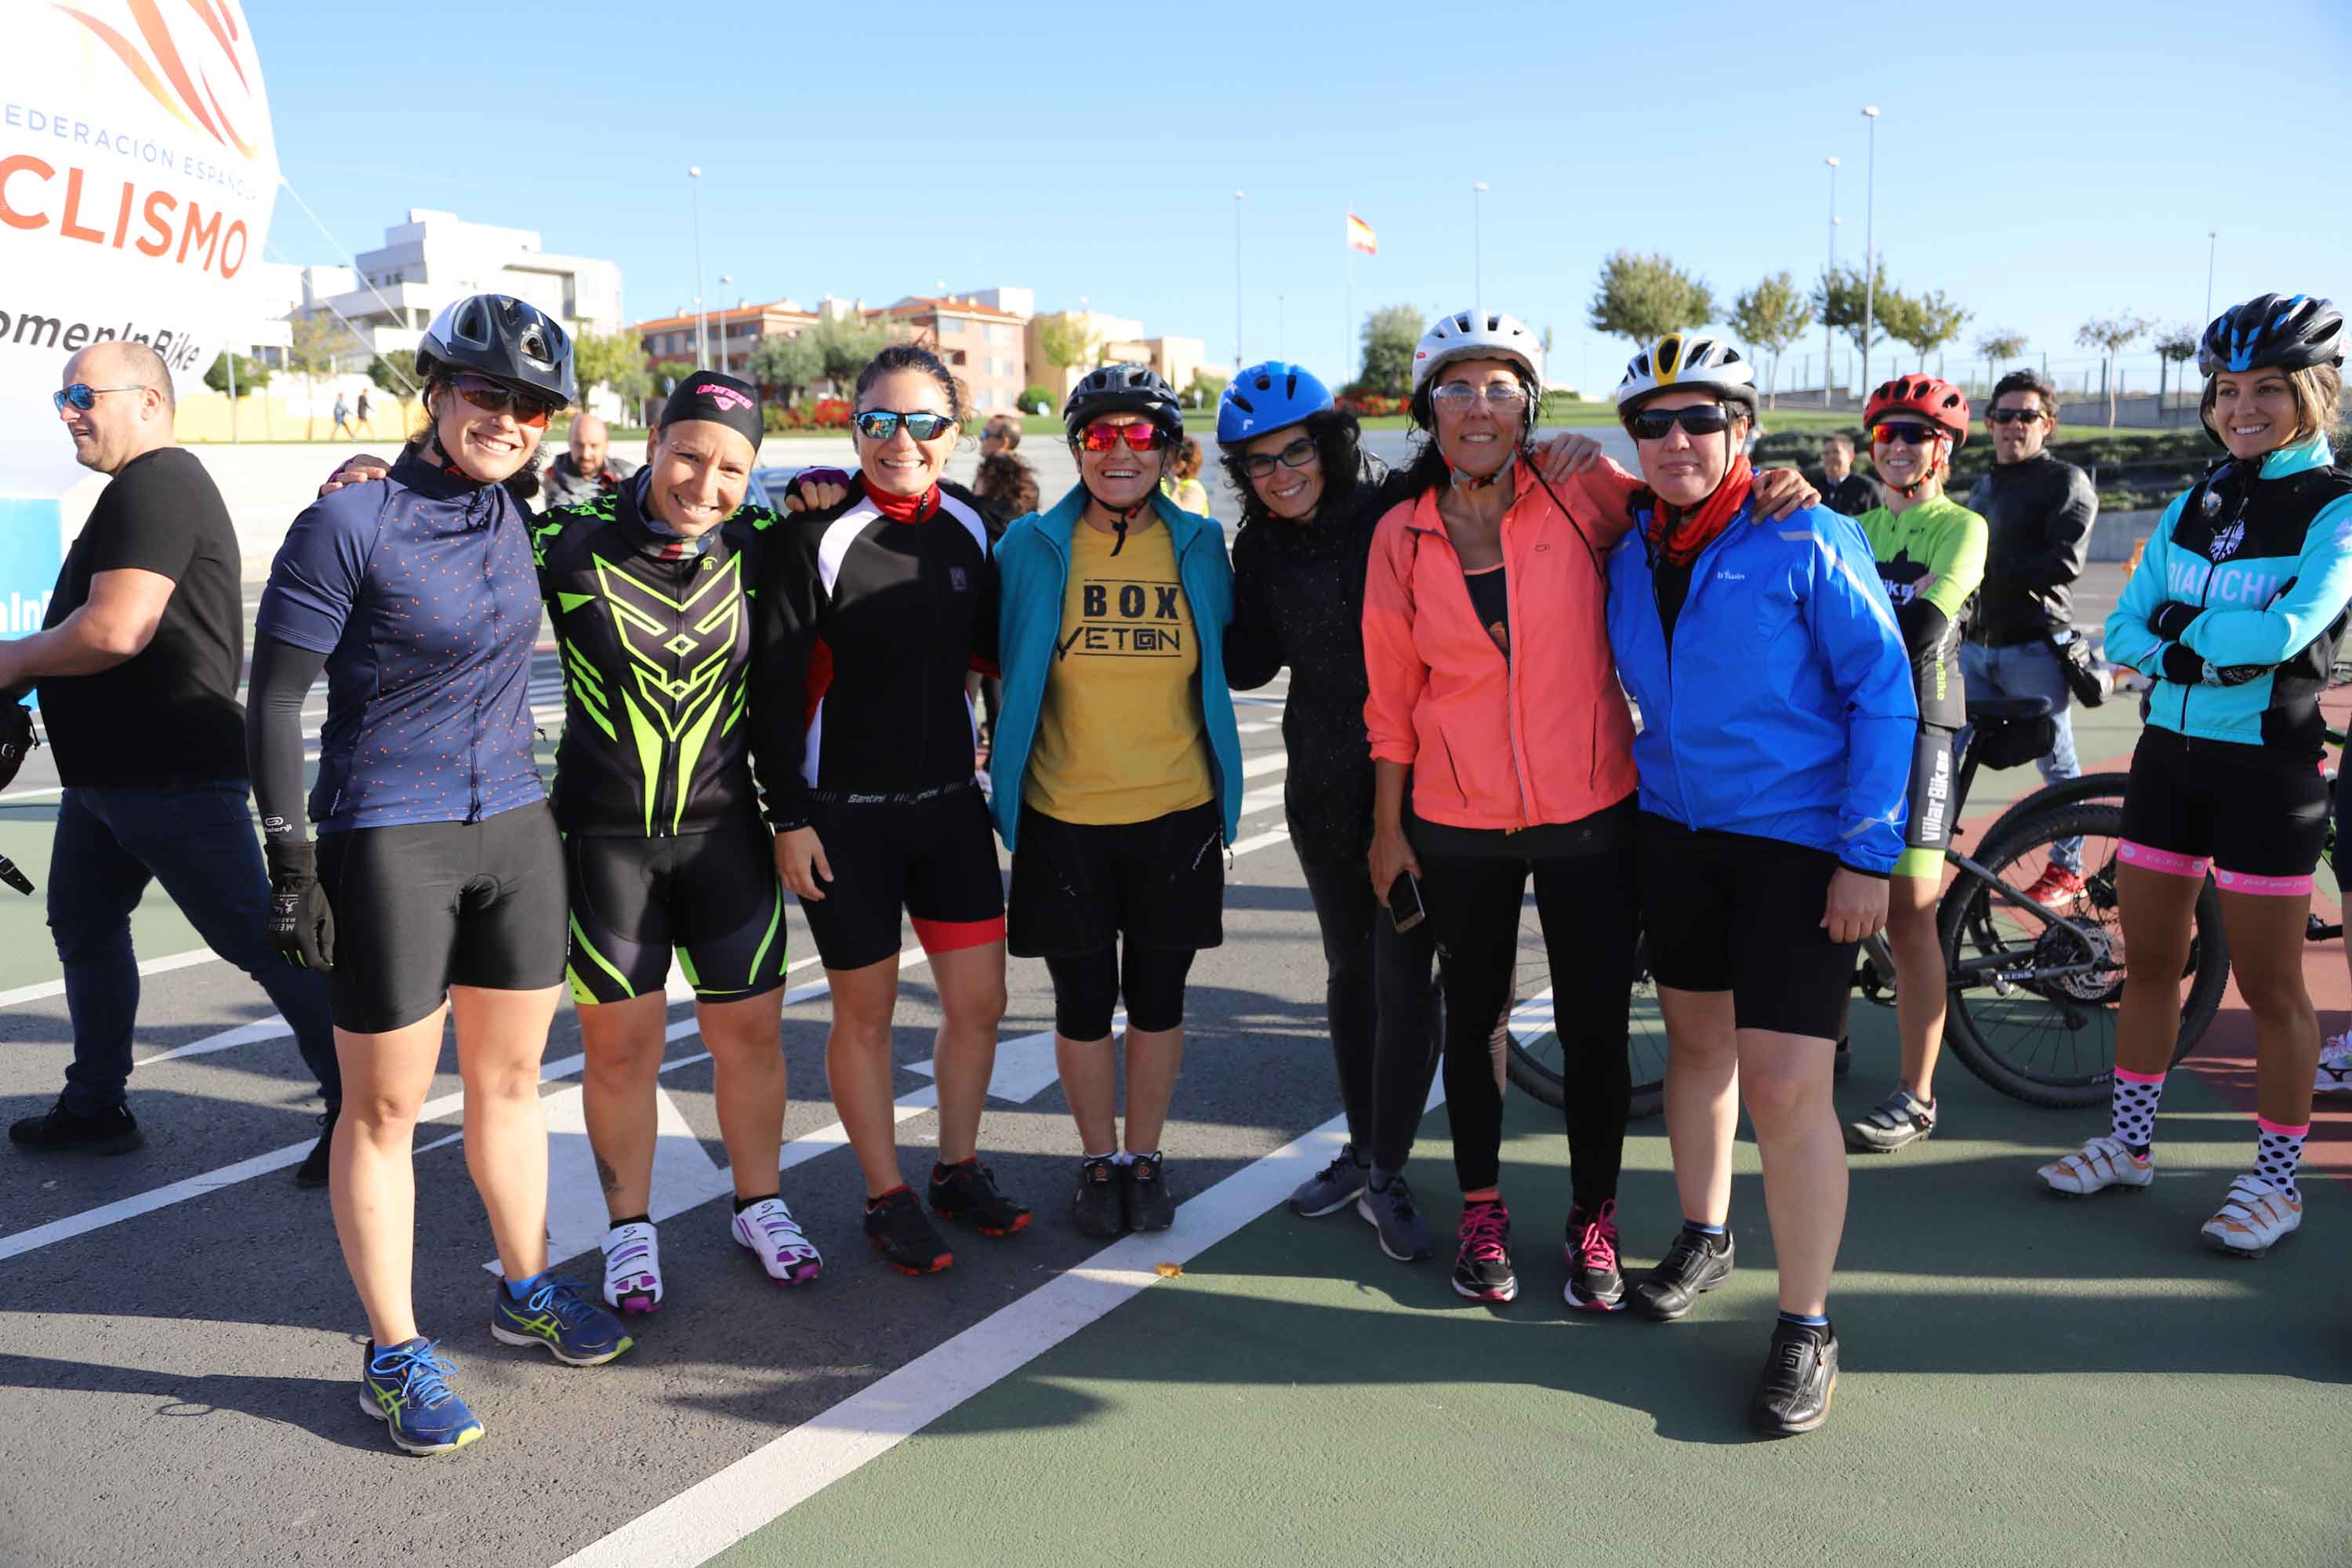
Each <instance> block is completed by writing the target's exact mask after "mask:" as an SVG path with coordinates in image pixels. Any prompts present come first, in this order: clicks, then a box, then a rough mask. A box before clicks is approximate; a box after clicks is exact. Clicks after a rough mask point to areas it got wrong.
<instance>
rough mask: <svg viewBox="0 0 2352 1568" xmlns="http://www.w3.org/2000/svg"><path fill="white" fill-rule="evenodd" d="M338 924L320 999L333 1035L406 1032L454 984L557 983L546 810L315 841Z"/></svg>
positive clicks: (365, 830)
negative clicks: (329, 1010) (329, 1012)
mask: <svg viewBox="0 0 2352 1568" xmlns="http://www.w3.org/2000/svg"><path fill="white" fill-rule="evenodd" d="M319 884H320V887H322V888H324V889H326V892H327V905H328V907H329V908H330V909H331V910H333V911H334V916H335V966H334V968H332V969H331V970H329V971H328V972H327V974H326V985H327V1001H328V1003H329V1005H331V1008H332V1009H333V1011H334V1016H335V1024H336V1026H337V1027H339V1028H343V1029H348V1030H350V1031H352V1033H354V1034H361V1035H381V1034H384V1033H386V1032H388V1031H390V1030H393V1029H397V1028H401V1027H404V1026H406V1025H409V1024H414V1023H415V1022H416V1021H417V1020H418V1019H420V1018H422V1017H425V1016H426V1015H428V1014H430V1013H431V1012H432V1011H433V1010H434V1009H435V1008H436V1007H438V1006H440V1005H441V1004H442V1003H443V1002H444V1001H446V999H447V998H448V995H449V987H451V986H452V985H477V986H479V987H481V988H482V989H484V990H486V991H537V990H541V989H542V988H543V987H546V986H550V985H555V984H561V983H562V979H563V940H564V921H563V844H562V839H561V838H559V837H557V835H556V831H555V816H554V814H553V813H551V812H550V811H549V810H548V808H547V805H546V804H545V803H544V802H538V803H534V804H532V805H525V806H518V807H517V808H515V809H514V810H512V811H502V812H499V814H498V815H497V816H488V817H484V818H483V819H482V820H481V821H479V822H415V823H402V824H398V825H396V826H388V827H358V828H353V829H352V830H350V831H349V832H345V833H325V834H321V835H320V837H319Z"/></svg>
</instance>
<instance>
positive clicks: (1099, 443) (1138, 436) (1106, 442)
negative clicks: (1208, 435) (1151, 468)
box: [1078, 419, 1168, 452]
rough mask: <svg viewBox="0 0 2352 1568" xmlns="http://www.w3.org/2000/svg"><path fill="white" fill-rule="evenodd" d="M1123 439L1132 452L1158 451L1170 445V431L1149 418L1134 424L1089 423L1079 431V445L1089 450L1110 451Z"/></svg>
mask: <svg viewBox="0 0 2352 1568" xmlns="http://www.w3.org/2000/svg"><path fill="white" fill-rule="evenodd" d="M1121 441H1125V442H1126V443H1127V449H1128V450H1129V451H1130V452H1150V451H1156V450H1157V449H1159V448H1160V447H1165V446H1166V445H1168V432H1167V431H1165V430H1162V429H1161V428H1160V426H1157V425H1154V424H1153V423H1151V421H1150V420H1149V419H1139V420H1137V421H1136V422H1135V423H1134V424H1132V425H1089V426H1087V427H1086V428H1085V429H1083V430H1081V431H1079V432H1078V445H1079V446H1081V447H1085V448H1086V449H1087V451H1089V452H1108V451H1109V450H1111V449H1112V448H1113V447H1117V446H1118V444H1119V443H1120V442H1121Z"/></svg>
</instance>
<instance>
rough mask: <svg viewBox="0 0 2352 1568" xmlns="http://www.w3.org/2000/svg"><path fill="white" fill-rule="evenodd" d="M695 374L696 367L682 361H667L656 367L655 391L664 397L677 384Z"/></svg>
mask: <svg viewBox="0 0 2352 1568" xmlns="http://www.w3.org/2000/svg"><path fill="white" fill-rule="evenodd" d="M692 374H694V366H693V365H692V364H690V363H688V362H687V361H685V360H682V359H666V360H663V361H662V362H661V363H659V364H656V365H655V366H654V390H655V391H656V392H658V393H661V394H663V395H668V394H669V393H670V392H671V391H673V390H674V389H676V387H677V384H678V383H679V382H681V381H684V380H685V379H686V378H687V377H688V376H689V375H692Z"/></svg>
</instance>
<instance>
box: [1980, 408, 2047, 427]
mask: <svg viewBox="0 0 2352 1568" xmlns="http://www.w3.org/2000/svg"><path fill="white" fill-rule="evenodd" d="M1985 417H1986V418H1987V419H1989V420H1990V421H1991V422H1992V423H1994V424H1995V425H2032V424H2033V423H2035V422H2036V421H2037V420H2039V419H2040V418H2041V417H2042V410H2040V409H2039V408H1996V409H1994V410H1993V411H1992V412H1991V413H1990V414H1988V415H1986V416H1985Z"/></svg>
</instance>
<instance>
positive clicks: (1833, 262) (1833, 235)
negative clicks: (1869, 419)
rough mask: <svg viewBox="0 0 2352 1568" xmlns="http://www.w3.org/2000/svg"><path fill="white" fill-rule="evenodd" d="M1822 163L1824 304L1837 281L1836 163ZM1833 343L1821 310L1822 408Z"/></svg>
mask: <svg viewBox="0 0 2352 1568" xmlns="http://www.w3.org/2000/svg"><path fill="white" fill-rule="evenodd" d="M1822 163H1827V164H1828V165H1829V166H1830V268H1829V270H1828V271H1827V272H1824V273H1822V300H1823V302H1824V303H1826V302H1827V300H1828V293H1829V289H1830V287H1831V286H1832V285H1833V284H1834V283H1835V282H1836V280H1837V231H1838V215H1837V172H1838V161H1837V160H1836V159H1835V158H1824V159H1822ZM1835 343H1836V339H1835V336H1834V335H1833V334H1832V331H1831V330H1830V313H1829V312H1828V311H1827V310H1823V311H1822V407H1823V408H1827V407H1828V406H1829V405H1830V354H1831V352H1832V349H1833V348H1834V346H1835Z"/></svg>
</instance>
